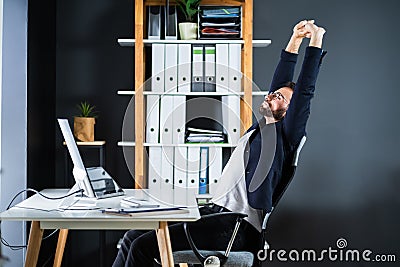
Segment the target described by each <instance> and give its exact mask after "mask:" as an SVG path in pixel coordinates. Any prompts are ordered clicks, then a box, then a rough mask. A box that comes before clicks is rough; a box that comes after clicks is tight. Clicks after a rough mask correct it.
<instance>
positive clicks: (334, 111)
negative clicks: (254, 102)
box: [254, 0, 400, 266]
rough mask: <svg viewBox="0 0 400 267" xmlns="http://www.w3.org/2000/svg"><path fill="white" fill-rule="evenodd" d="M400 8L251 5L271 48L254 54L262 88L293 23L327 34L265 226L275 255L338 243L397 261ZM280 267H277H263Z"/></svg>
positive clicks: (310, 0) (311, 1) (309, 2)
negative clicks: (292, 162)
mask: <svg viewBox="0 0 400 267" xmlns="http://www.w3.org/2000/svg"><path fill="white" fill-rule="evenodd" d="M399 8H400V4H399V2H398V1H361V0H352V1H316V0H306V1H266V2H265V3H264V1H262V2H261V1H256V2H255V9H254V35H255V38H256V39H257V38H265V37H268V38H271V39H272V42H273V43H272V45H271V46H270V47H269V48H267V49H256V50H254V58H255V62H254V69H255V71H254V79H255V81H256V83H257V84H259V86H260V87H267V86H268V84H269V83H270V79H267V80H266V79H265V78H264V77H265V76H267V77H271V74H272V73H273V68H274V67H275V65H274V64H275V63H276V61H277V59H278V55H279V51H280V49H282V48H284V47H285V45H286V43H287V40H288V38H289V36H290V34H291V29H292V27H293V25H294V24H295V23H296V22H297V21H299V20H302V19H305V18H312V19H315V20H316V23H319V24H320V25H322V26H324V27H325V28H326V29H327V33H326V38H325V42H324V48H325V49H326V50H328V55H327V56H326V60H325V62H324V65H323V67H322V69H321V72H320V75H319V79H318V84H317V93H316V96H315V99H314V100H313V104H312V111H311V117H310V121H309V124H308V141H307V143H306V145H305V147H304V149H303V151H302V154H301V157H300V165H299V168H298V171H297V174H296V176H295V179H294V181H293V182H292V184H291V186H290V188H289V189H288V191H287V192H286V194H285V196H284V198H283V199H282V201H281V203H280V205H279V206H278V208H277V209H276V213H275V214H274V215H273V216H272V218H271V221H270V225H269V226H270V232H269V240H270V242H271V246H272V248H273V249H279V248H283V249H286V250H290V249H291V248H304V247H305V248H315V249H317V248H319V249H324V248H328V247H329V246H331V247H333V248H336V240H337V239H338V238H341V237H342V238H345V239H346V240H347V242H348V247H350V248H354V249H357V248H358V249H366V248H369V249H371V250H372V251H373V252H374V254H375V253H387V254H397V258H399V256H400V253H399V252H400V251H399V245H398V244H399V241H400V231H399V230H398V225H399V222H400V216H399V214H398V210H399V206H400V197H399V194H398V187H399V185H400V182H399V176H400V167H399V166H400V165H399V158H398V153H397V152H398V150H399V148H400V142H399V139H398V136H399V134H398V132H399V130H400V129H399V124H398V123H397V122H398V121H399V120H398V115H399V114H400V108H399V105H398V103H397V100H398V98H399V96H400V93H399V90H398V88H397V85H398V81H397V80H398V73H399V68H398V66H397V65H398V64H397V63H398V61H399V59H400V58H399V54H398V53H397V52H396V50H397V47H398V43H399V41H400V37H399V35H398V33H399V30H398V27H397V25H398V16H397V11H398V10H399ZM303 53H304V49H302V50H301V53H300V54H301V55H302V54H303ZM300 58H301V57H300ZM300 58H299V59H300ZM286 265H290V264H287V263H286V264H284V263H278V262H277V261H276V258H275V261H274V262H273V264H271V265H268V266H286ZM316 265H318V264H316ZM327 265H328V264H327V263H326V264H325V263H324V264H323V266H327ZM339 265H340V266H364V265H361V264H356V263H354V262H353V263H348V264H347V265H346V264H345V263H344V262H341V263H339V264H338V263H336V265H334V266H339ZM370 265H371V266H374V265H373V264H372V263H369V264H368V265H365V266H370ZM386 265H390V264H388V263H386ZM291 266H293V264H292V265H291ZM295 266H309V264H308V263H306V264H304V265H301V264H299V263H296V264H295ZM318 266H320V265H318ZM321 266H322V265H321ZM390 266H394V265H390Z"/></svg>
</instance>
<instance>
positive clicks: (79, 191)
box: [6, 188, 84, 210]
mask: <svg viewBox="0 0 400 267" xmlns="http://www.w3.org/2000/svg"><path fill="white" fill-rule="evenodd" d="M83 191H84V190H83V189H79V190H76V191H74V192H71V193H69V194H67V195H64V196H60V197H49V196H46V195H44V194H42V193H41V192H39V191H37V190H35V189H32V188H27V189H24V190H21V191H19V192H18V193H17V194H16V195H15V196H14V197H13V199H12V200H11V202H10V204H8V206H7V209H6V210H8V209H10V208H11V205H12V203H13V202H14V200H15V199H16V198H17V197H18V196H19V195H21V194H22V193H25V192H34V193H35V194H38V195H39V196H41V197H43V198H46V199H50V200H59V199H63V198H66V197H69V196H72V195H74V194H77V193H81V194H83Z"/></svg>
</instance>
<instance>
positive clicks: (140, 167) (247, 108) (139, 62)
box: [134, 0, 253, 188]
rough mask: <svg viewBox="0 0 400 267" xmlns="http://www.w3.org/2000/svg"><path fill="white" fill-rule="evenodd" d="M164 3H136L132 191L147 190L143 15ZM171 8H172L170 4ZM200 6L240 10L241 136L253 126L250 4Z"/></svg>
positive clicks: (233, 0)
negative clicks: (234, 7)
mask: <svg viewBox="0 0 400 267" xmlns="http://www.w3.org/2000/svg"><path fill="white" fill-rule="evenodd" d="M165 4H166V0H135V25H134V26H135V27H134V29H135V45H134V47H135V59H134V60H135V73H134V75H135V88H134V89H135V188H142V187H144V188H146V187H147V181H146V179H145V178H146V173H145V172H146V170H145V166H146V161H145V159H146V155H145V146H144V141H145V114H144V112H145V105H144V100H145V99H144V97H145V96H144V92H143V86H142V85H143V83H144V82H145V53H144V45H145V44H144V32H145V18H146V16H145V11H146V8H145V7H146V6H152V5H165ZM170 4H174V1H173V0H171V1H170ZM201 4H202V5H219V6H241V7H242V37H243V47H242V72H243V74H244V77H246V78H245V79H243V81H244V82H243V92H244V95H243V97H241V101H240V119H241V121H242V125H241V134H243V133H244V131H245V129H247V128H248V127H250V126H251V124H252V82H251V81H252V78H253V0H203V1H202V3H201Z"/></svg>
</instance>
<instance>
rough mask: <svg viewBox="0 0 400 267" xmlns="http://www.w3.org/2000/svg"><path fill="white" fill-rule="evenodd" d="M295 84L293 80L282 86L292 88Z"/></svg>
mask: <svg viewBox="0 0 400 267" xmlns="http://www.w3.org/2000/svg"><path fill="white" fill-rule="evenodd" d="M295 86H296V83H295V82H287V83H285V84H284V85H283V86H282V87H289V88H290V89H292V90H294V87H295Z"/></svg>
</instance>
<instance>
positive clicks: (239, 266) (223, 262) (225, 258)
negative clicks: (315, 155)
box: [173, 136, 307, 267]
mask: <svg viewBox="0 0 400 267" xmlns="http://www.w3.org/2000/svg"><path fill="white" fill-rule="evenodd" d="M306 139H307V138H306V137H305V136H303V138H302V139H301V141H300V143H299V145H298V147H297V149H296V151H295V153H294V155H293V157H292V163H291V165H290V166H287V167H285V168H283V169H284V172H283V173H282V178H281V180H280V182H279V183H278V185H277V186H276V188H275V190H274V192H273V195H272V203H273V205H272V209H271V211H270V212H268V213H266V214H265V215H264V220H263V223H262V227H261V228H262V230H261V245H260V249H263V251H266V249H269V244H268V242H267V240H266V230H267V222H268V219H269V217H270V216H271V213H272V211H273V210H274V209H275V207H276V205H277V204H278V202H279V200H280V199H281V198H282V196H283V194H284V193H285V191H286V189H287V188H288V186H289V184H290V182H291V181H292V179H293V177H294V174H295V172H296V168H297V164H298V160H299V156H300V151H301V149H302V148H303V146H304V143H305V142H306ZM205 216H235V217H236V224H235V225H234V228H233V233H232V236H231V239H230V241H229V243H228V245H227V249H226V251H225V252H222V251H208V250H198V249H197V247H196V245H195V244H194V242H193V240H192V238H191V235H190V231H189V229H190V223H184V224H183V225H184V226H183V227H184V231H185V234H186V238H187V240H188V242H189V245H190V247H191V249H192V250H183V251H176V252H174V253H173V256H174V262H175V264H180V263H185V264H182V265H181V266H187V264H200V265H201V266H213V267H214V266H225V267H251V266H257V265H259V266H261V262H260V261H259V260H256V261H255V260H254V258H255V257H254V255H253V253H251V252H249V251H233V252H231V251H230V250H231V248H232V245H233V242H234V240H235V237H236V234H237V231H238V229H239V227H240V223H241V221H242V220H243V219H244V218H245V217H246V216H247V215H245V214H241V213H234V212H222V213H215V214H210V215H205ZM218 262H219V264H220V265H218ZM213 263H215V265H212V264H213Z"/></svg>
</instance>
